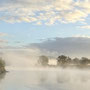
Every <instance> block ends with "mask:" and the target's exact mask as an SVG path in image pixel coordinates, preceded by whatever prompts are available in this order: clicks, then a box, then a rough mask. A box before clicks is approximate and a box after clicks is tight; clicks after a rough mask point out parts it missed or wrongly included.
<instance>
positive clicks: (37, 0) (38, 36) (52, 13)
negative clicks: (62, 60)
mask: <svg viewBox="0 0 90 90" xmlns="http://www.w3.org/2000/svg"><path fill="white" fill-rule="evenodd" d="M89 14H90V1H89V0H83V1H82V0H67V1H65V0H48V3H47V0H33V1H31V0H13V1H11V0H5V1H3V2H1V3H0V20H1V21H0V33H1V34H2V33H5V34H7V35H4V36H2V35H1V34H0V35H1V36H0V39H2V40H7V42H8V45H25V44H29V43H37V42H41V41H44V40H47V39H52V38H55V37H87V38H89V36H90V16H89Z"/></svg>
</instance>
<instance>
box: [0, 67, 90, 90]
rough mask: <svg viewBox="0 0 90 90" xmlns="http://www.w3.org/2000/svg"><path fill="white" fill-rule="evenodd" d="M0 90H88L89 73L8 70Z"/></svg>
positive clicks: (0, 83) (89, 89)
mask: <svg viewBox="0 0 90 90" xmlns="http://www.w3.org/2000/svg"><path fill="white" fill-rule="evenodd" d="M8 71H9V72H7V73H6V74H2V75H0V90H90V71H89V70H80V69H59V68H58V69H55V68H47V69H43V68H42V69H26V70H25V69H24V70H23V69H21V70H20V69H19V70H14V69H10V70H9V69H8Z"/></svg>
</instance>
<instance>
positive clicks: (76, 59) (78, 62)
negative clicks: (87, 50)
mask: <svg viewBox="0 0 90 90" xmlns="http://www.w3.org/2000/svg"><path fill="white" fill-rule="evenodd" d="M72 63H73V64H75V65H79V64H80V60H79V58H74V59H73V60H72Z"/></svg>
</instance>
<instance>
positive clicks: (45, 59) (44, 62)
mask: <svg viewBox="0 0 90 90" xmlns="http://www.w3.org/2000/svg"><path fill="white" fill-rule="evenodd" d="M38 63H39V64H40V65H43V66H47V65H48V57H47V56H44V55H42V56H40V57H39V60H38Z"/></svg>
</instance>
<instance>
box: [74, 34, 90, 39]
mask: <svg viewBox="0 0 90 90" xmlns="http://www.w3.org/2000/svg"><path fill="white" fill-rule="evenodd" d="M73 37H77V38H78V37H80V38H90V36H89V35H80V34H79V35H75V36H73Z"/></svg>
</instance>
